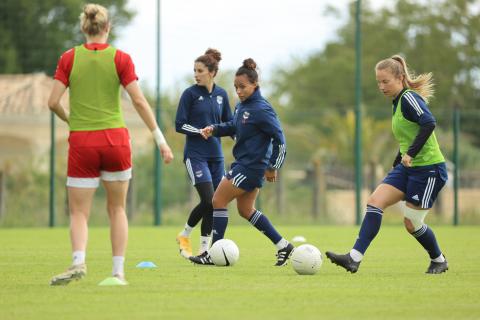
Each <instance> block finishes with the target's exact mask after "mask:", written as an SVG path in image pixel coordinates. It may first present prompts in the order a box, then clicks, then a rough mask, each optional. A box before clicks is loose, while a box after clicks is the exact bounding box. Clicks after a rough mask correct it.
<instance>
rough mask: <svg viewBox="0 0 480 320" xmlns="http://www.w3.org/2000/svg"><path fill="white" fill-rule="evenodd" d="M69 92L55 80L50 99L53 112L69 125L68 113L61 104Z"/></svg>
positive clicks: (49, 102) (49, 105) (49, 104)
mask: <svg viewBox="0 0 480 320" xmlns="http://www.w3.org/2000/svg"><path fill="white" fill-rule="evenodd" d="M65 90H67V87H65V85H64V84H63V83H62V82H61V81H58V80H54V82H53V88H52V92H50V97H49V98H48V107H49V108H50V110H52V111H53V112H54V113H55V114H56V115H57V116H58V117H59V118H60V119H62V120H63V121H65V122H66V123H68V113H67V111H66V110H65V108H64V107H63V106H62V104H61V103H60V99H61V98H62V96H63V94H64V93H65Z"/></svg>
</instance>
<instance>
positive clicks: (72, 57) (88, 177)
mask: <svg viewBox="0 0 480 320" xmlns="http://www.w3.org/2000/svg"><path fill="white" fill-rule="evenodd" d="M80 25H81V30H82V32H83V33H84V35H85V37H86V43H85V44H82V45H79V46H76V47H74V48H72V49H70V50H68V51H66V52H65V53H64V54H63V55H62V56H61V58H60V60H59V62H58V66H57V70H56V72H55V77H54V78H55V81H54V85H53V89H52V92H51V94H50V98H49V101H48V106H49V108H50V109H51V110H52V111H53V112H55V114H56V115H57V116H58V117H59V118H60V119H62V120H63V121H65V122H67V123H68V125H69V128H70V136H69V139H68V141H69V150H68V177H67V187H68V205H69V211H70V240H71V244H72V251H73V255H72V257H73V261H72V265H71V266H70V267H69V268H68V269H67V270H66V271H65V272H63V273H61V274H58V275H56V276H54V277H53V278H52V279H51V282H50V284H51V285H65V284H68V283H69V282H70V281H72V280H74V279H81V278H82V277H84V276H85V275H86V273H87V267H86V264H85V252H86V248H87V239H88V226H87V223H88V218H89V215H90V208H91V205H92V200H93V196H94V193H95V190H96V188H97V187H98V186H99V182H100V180H101V181H102V183H103V186H104V188H105V190H106V195H107V211H108V216H109V218H110V238H111V242H112V254H113V270H112V276H114V277H116V278H117V279H118V281H119V282H120V283H122V284H126V281H125V272H124V260H125V258H124V257H125V250H126V246H127V238H128V221H127V217H126V214H125V203H126V196H127V189H128V184H129V180H130V178H131V175H132V173H131V171H132V162H131V149H130V137H129V133H128V130H127V128H126V127H125V122H124V119H123V115H122V111H121V107H120V86H123V87H124V88H125V89H126V91H127V92H128V94H129V95H130V97H131V99H132V102H133V105H134V106H135V109H136V110H137V112H138V114H139V115H140V117H141V118H142V120H143V121H144V122H145V124H146V126H147V127H148V128H149V129H150V130H151V132H152V134H153V137H154V139H155V141H156V143H157V145H158V147H159V148H160V151H161V155H162V157H163V159H164V162H165V163H169V162H170V161H171V160H172V159H173V155H172V151H171V150H170V147H169V146H168V144H167V142H166V141H165V138H164V136H163V134H162V132H161V131H160V129H159V128H158V125H157V122H156V121H155V117H154V116H153V113H152V110H151V108H150V106H149V104H148V102H147V100H146V99H145V97H144V96H143V93H142V91H141V90H140V88H139V86H138V83H137V76H136V74H135V68H134V65H133V62H132V60H131V58H130V56H129V55H128V54H126V53H124V52H122V51H120V50H117V49H115V48H113V47H112V46H110V45H109V44H108V43H107V39H108V34H109V31H110V28H111V24H110V20H109V17H108V11H107V9H106V8H104V7H102V6H100V5H97V4H87V5H85V7H84V8H83V12H82V14H81V15H80ZM67 87H68V88H70V108H69V112H68V111H67V110H66V109H65V108H64V107H63V106H62V104H61V103H60V99H61V97H62V96H63V94H64V92H65V90H66V89H67Z"/></svg>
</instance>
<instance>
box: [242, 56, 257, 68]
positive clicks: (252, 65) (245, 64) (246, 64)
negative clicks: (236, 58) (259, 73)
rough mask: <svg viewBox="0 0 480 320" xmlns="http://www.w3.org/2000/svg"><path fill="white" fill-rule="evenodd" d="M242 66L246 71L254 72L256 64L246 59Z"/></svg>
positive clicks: (250, 59)
mask: <svg viewBox="0 0 480 320" xmlns="http://www.w3.org/2000/svg"><path fill="white" fill-rule="evenodd" d="M243 66H244V67H245V68H247V69H250V70H255V69H256V68H257V63H256V62H255V61H254V60H253V59H252V58H248V59H245V60H243Z"/></svg>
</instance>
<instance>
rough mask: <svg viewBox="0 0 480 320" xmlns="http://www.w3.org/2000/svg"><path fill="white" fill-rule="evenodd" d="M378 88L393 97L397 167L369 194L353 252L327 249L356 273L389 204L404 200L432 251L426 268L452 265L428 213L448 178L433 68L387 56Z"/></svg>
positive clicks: (415, 231) (412, 226) (412, 224)
mask: <svg viewBox="0 0 480 320" xmlns="http://www.w3.org/2000/svg"><path fill="white" fill-rule="evenodd" d="M375 74H376V79H377V84H378V88H379V89H380V91H381V92H382V93H383V94H384V95H385V96H387V97H389V98H391V99H392V100H393V101H392V103H393V106H392V131H393V135H394V137H395V139H396V140H397V142H398V144H399V145H400V150H399V152H398V155H397V157H396V159H395V161H394V163H393V169H392V170H391V171H390V172H389V173H388V174H387V176H386V177H385V179H384V180H383V182H382V183H381V184H380V185H379V186H378V187H377V188H376V190H375V191H374V192H373V193H372V194H371V195H370V197H369V198H368V201H367V208H366V212H365V218H364V219H363V222H362V225H361V227H360V232H359V235H358V238H357V240H356V242H355V244H354V246H353V248H352V250H350V252H349V253H347V254H343V255H339V254H335V253H333V252H328V251H327V253H326V254H327V257H328V258H329V259H330V260H331V261H332V262H333V263H335V264H337V265H339V266H341V267H343V268H345V269H346V270H347V271H350V272H351V273H355V272H357V270H358V268H359V266H360V262H361V261H362V259H363V256H364V254H365V251H366V250H367V248H368V246H369V245H370V243H371V242H372V240H373V239H374V238H375V236H376V235H377V233H378V231H379V229H380V225H381V222H382V215H383V212H384V210H385V209H386V208H387V207H389V206H391V205H393V204H395V203H397V202H399V201H402V200H405V202H406V203H405V207H404V224H405V228H406V229H407V231H408V232H409V233H410V234H411V235H412V236H413V237H415V239H416V240H417V241H418V242H419V243H420V244H421V245H422V246H423V248H425V250H426V251H427V252H428V255H429V256H430V259H431V261H430V265H429V267H428V269H427V271H426V273H430V274H438V273H442V272H445V271H447V270H448V264H447V260H445V256H444V255H443V254H442V251H441V250H440V247H439V245H438V243H437V240H436V238H435V234H434V233H433V231H432V229H430V228H429V227H428V226H427V225H426V224H425V223H424V219H425V216H426V215H427V213H428V210H429V209H430V208H431V207H432V205H433V202H434V201H435V199H436V198H437V195H438V193H439V191H440V190H441V189H442V187H443V186H444V185H445V182H446V181H447V170H446V167H445V159H444V158H443V155H442V152H441V151H440V147H439V145H438V143H437V139H436V137H435V133H434V132H433V130H434V128H435V118H434V117H433V115H432V113H431V112H430V110H429V108H428V106H427V103H428V98H430V97H432V96H433V83H432V74H431V73H427V74H421V75H419V76H417V77H415V76H413V75H412V74H411V73H410V72H409V70H408V68H407V64H406V62H405V59H404V58H402V57H401V56H399V55H394V56H392V57H391V58H388V59H385V60H382V61H380V62H378V63H377V65H376V67H375Z"/></svg>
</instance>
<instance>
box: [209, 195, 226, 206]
mask: <svg viewBox="0 0 480 320" xmlns="http://www.w3.org/2000/svg"><path fill="white" fill-rule="evenodd" d="M211 205H212V206H213V208H215V209H220V208H226V207H227V203H225V201H223V200H222V199H221V198H220V197H218V196H216V195H214V196H213V198H212V203H211Z"/></svg>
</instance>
